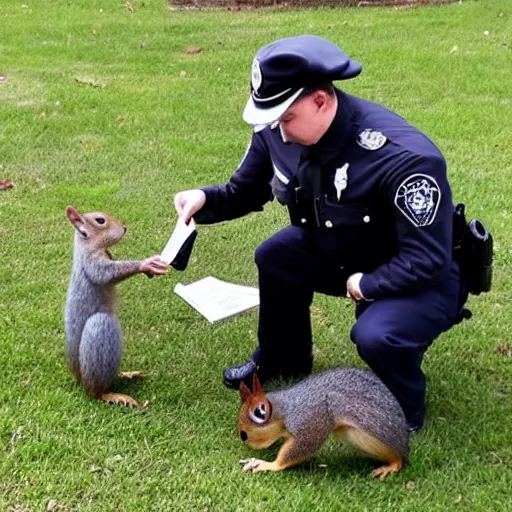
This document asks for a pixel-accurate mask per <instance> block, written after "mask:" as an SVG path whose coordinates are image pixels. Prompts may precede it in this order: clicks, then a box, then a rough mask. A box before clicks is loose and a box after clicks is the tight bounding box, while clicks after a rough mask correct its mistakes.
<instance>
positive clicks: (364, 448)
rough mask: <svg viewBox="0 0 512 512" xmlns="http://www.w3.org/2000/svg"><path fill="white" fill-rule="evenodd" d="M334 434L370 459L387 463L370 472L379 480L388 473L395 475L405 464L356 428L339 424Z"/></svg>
mask: <svg viewBox="0 0 512 512" xmlns="http://www.w3.org/2000/svg"><path fill="white" fill-rule="evenodd" d="M334 433H335V435H336V437H338V438H340V439H343V440H344V441H345V442H347V443H348V444H350V445H352V446H353V447H354V448H356V449H358V450H359V451H361V452H362V453H364V454H365V455H367V456H369V457H371V458H372V459H376V460H380V461H384V462H387V463H388V464H387V465H385V466H381V467H379V468H377V469H376V470H374V471H373V472H372V476H374V477H378V478H379V479H380V480H384V479H385V478H386V477H387V476H388V475H389V474H390V473H397V472H398V471H400V470H401V469H402V467H403V465H404V464H405V461H404V458H403V457H402V456H401V455H400V454H399V453H398V452H397V451H396V450H394V449H393V448H391V447H390V446H388V445H386V444H384V443H383V442H382V441H379V440H378V439H377V438H375V437H374V436H372V435H371V434H368V433H367V432H365V431H364V430H361V429H360V428H358V427H357V426H354V425H351V424H345V423H343V422H339V423H338V424H337V426H336V428H335V431H334Z"/></svg>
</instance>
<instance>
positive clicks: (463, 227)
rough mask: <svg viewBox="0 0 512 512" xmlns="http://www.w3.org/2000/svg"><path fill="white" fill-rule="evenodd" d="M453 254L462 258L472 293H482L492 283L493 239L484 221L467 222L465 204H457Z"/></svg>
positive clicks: (488, 288) (464, 272) (463, 269)
mask: <svg viewBox="0 0 512 512" xmlns="http://www.w3.org/2000/svg"><path fill="white" fill-rule="evenodd" d="M453 239H454V244H453V253H454V257H455V259H457V260H458V261H460V263H461V267H462V271H463V274H464V277H465V278H466V281H467V283H468V287H469V293H471V294H472V295H480V293H482V292H488V291H490V289H491V285H492V264H493V239H492V235H491V233H490V232H489V231H488V230H487V228H486V227H485V226H484V224H483V223H482V222H481V221H479V220H477V219H472V220H471V221H469V223H466V216H465V207H464V205H463V204H458V205H457V206H456V207H455V212H454V218H453Z"/></svg>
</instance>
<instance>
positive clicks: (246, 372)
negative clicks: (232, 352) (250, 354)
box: [223, 359, 258, 389]
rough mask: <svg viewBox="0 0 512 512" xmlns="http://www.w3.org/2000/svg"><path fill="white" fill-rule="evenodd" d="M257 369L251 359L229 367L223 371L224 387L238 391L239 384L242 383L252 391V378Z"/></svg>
mask: <svg viewBox="0 0 512 512" xmlns="http://www.w3.org/2000/svg"><path fill="white" fill-rule="evenodd" d="M257 369H258V366H257V365H256V363H255V362H254V361H253V360H252V359H250V360H249V361H247V362H246V363H242V364H239V365H237V366H229V367H228V368H226V369H225V370H224V374H223V377H224V385H225V386H226V387H227V388H230V389H239V388H240V383H241V382H244V383H245V384H246V386H249V389H252V376H253V375H254V372H255V371H256V370H257Z"/></svg>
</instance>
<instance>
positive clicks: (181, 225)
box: [160, 217, 196, 265]
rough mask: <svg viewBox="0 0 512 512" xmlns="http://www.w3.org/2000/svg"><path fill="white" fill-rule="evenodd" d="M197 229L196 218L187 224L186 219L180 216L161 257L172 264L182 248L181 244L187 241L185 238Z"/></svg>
mask: <svg viewBox="0 0 512 512" xmlns="http://www.w3.org/2000/svg"><path fill="white" fill-rule="evenodd" d="M195 229H196V223H195V222H194V219H190V222H189V223H188V226H187V225H186V224H185V221H184V220H183V219H182V218H181V217H180V218H179V219H178V222H177V223H176V227H175V228H174V231H173V232H172V235H171V237H170V238H169V241H168V242H167V244H166V246H165V247H164V250H163V251H162V254H160V259H162V260H163V261H165V262H166V263H167V264H168V265H170V264H171V263H172V262H173V261H174V258H176V255H177V254H178V252H179V250H180V249H181V246H182V245H183V244H184V243H185V240H186V239H187V238H188V237H189V236H190V235H191V234H192V233H193V232H194V231H195Z"/></svg>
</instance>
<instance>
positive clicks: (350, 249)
mask: <svg viewBox="0 0 512 512" xmlns="http://www.w3.org/2000/svg"><path fill="white" fill-rule="evenodd" d="M374 216H375V214H374V212H373V211H372V210H371V209H370V208H368V207H366V206H362V205H347V204H339V203H334V202H331V201H328V200H327V199H324V201H323V202H322V205H321V220H320V222H321V225H322V230H321V232H322V233H323V234H322V235H321V239H322V245H323V246H324V250H330V252H336V253H337V254H338V255H339V256H340V258H341V260H342V261H343V263H344V264H345V265H347V266H348V267H349V268H354V269H356V270H357V271H361V272H363V271H369V270H371V269H373V268H374V267H375V265H376V263H377V262H378V260H379V259H380V258H379V255H381V253H382V248H381V247H380V244H379V238H378V237H379V227H378V223H377V219H376V218H373V217H374Z"/></svg>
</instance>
